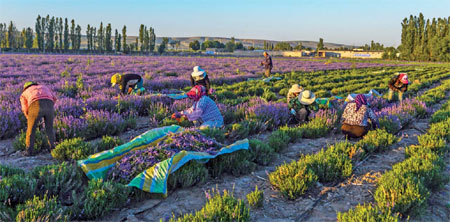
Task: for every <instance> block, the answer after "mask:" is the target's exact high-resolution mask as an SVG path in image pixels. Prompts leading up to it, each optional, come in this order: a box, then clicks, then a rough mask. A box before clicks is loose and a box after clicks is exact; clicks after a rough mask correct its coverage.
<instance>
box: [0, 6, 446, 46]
mask: <svg viewBox="0 0 450 222" xmlns="http://www.w3.org/2000/svg"><path fill="white" fill-rule="evenodd" d="M419 12H422V13H423V14H424V16H425V18H432V17H448V16H450V0H271V1H270V0H191V1H188V0H0V22H9V21H10V20H12V21H14V22H15V24H16V26H17V27H18V28H20V29H21V28H23V27H28V26H30V27H32V28H33V29H34V23H35V21H36V17H37V15H38V14H40V15H41V16H42V15H47V14H50V15H51V16H58V17H67V18H69V19H72V18H73V19H75V21H76V23H78V24H80V25H81V27H82V29H83V30H82V32H83V34H85V30H86V26H87V24H91V25H93V24H94V25H95V26H99V25H100V22H101V21H103V23H111V24H112V26H113V30H114V29H115V28H117V29H119V30H120V29H121V28H122V26H123V25H127V30H128V35H136V34H137V33H138V28H139V25H140V24H145V25H147V26H152V27H154V28H155V32H156V35H157V36H169V37H181V36H215V37H231V36H234V37H236V38H257V39H271V40H314V41H316V40H318V39H319V38H320V37H322V38H323V39H324V41H325V42H334V43H346V44H356V45H361V44H365V43H369V42H370V41H371V40H375V41H377V42H381V43H383V44H385V45H395V46H396V45H398V44H399V43H400V33H401V27H400V23H401V21H402V19H403V18H404V17H409V15H410V14H413V15H418V14H419Z"/></svg>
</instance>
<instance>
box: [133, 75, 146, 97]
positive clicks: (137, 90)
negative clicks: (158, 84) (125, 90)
mask: <svg viewBox="0 0 450 222" xmlns="http://www.w3.org/2000/svg"><path fill="white" fill-rule="evenodd" d="M144 91H145V88H144V79H141V80H140V81H139V82H138V83H136V85H134V89H133V94H138V95H140V94H142V93H144Z"/></svg>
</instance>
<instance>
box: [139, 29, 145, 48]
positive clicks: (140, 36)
mask: <svg viewBox="0 0 450 222" xmlns="http://www.w3.org/2000/svg"><path fill="white" fill-rule="evenodd" d="M144 28H145V27H144V24H141V26H140V27H139V42H140V43H141V45H140V51H141V52H143V47H142V44H143V43H144V32H145V30H144Z"/></svg>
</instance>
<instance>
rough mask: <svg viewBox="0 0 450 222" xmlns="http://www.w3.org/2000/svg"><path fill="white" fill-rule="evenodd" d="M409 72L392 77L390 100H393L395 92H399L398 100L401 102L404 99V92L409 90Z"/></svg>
mask: <svg viewBox="0 0 450 222" xmlns="http://www.w3.org/2000/svg"><path fill="white" fill-rule="evenodd" d="M408 83H409V82H408V74H406V73H400V74H398V75H396V76H394V78H392V79H391V80H390V81H389V83H388V86H389V95H388V99H389V101H391V100H392V97H393V96H394V92H398V100H399V101H400V102H402V101H403V93H405V92H406V91H407V90H408Z"/></svg>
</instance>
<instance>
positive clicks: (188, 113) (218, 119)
mask: <svg viewBox="0 0 450 222" xmlns="http://www.w3.org/2000/svg"><path fill="white" fill-rule="evenodd" d="M186 95H187V96H188V98H189V99H191V100H193V101H194V104H193V105H192V107H191V108H189V109H187V110H185V111H183V112H181V113H178V112H176V113H174V114H172V119H182V118H187V119H188V120H189V121H197V120H199V119H201V120H202V122H203V123H202V124H201V126H200V129H205V128H210V127H222V126H223V117H222V114H221V113H220V110H219V108H218V107H217V105H216V103H215V102H214V101H213V100H212V99H211V98H209V97H208V96H207V95H206V88H205V87H204V86H201V85H196V86H194V87H193V88H192V89H191V90H190V91H189V92H188V93H186Z"/></svg>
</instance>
